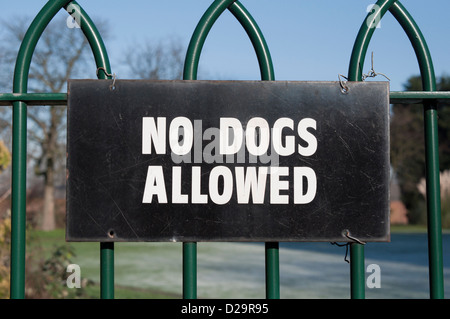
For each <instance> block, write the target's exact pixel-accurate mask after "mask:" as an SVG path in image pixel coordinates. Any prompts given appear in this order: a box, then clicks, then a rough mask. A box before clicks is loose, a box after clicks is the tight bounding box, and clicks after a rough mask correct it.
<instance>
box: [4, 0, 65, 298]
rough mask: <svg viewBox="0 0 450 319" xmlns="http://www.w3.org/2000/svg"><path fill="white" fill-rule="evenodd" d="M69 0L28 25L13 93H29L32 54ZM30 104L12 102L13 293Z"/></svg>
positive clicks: (19, 272)
mask: <svg viewBox="0 0 450 319" xmlns="http://www.w3.org/2000/svg"><path fill="white" fill-rule="evenodd" d="M67 2H68V1H67V0H59V1H49V2H47V4H46V5H45V6H44V7H43V8H42V9H41V11H39V13H38V14H37V15H36V17H35V18H34V20H33V21H32V23H31V25H30V27H29V28H28V30H27V32H26V33H25V36H24V38H23V40H22V43H21V45H20V48H19V52H18V54H17V59H16V65H15V69H14V80H13V93H27V90H28V73H29V71H30V64H31V58H32V56H33V52H34V50H35V48H36V45H37V42H38V40H39V38H40V36H41V34H42V32H43V31H44V29H45V27H46V26H47V25H48V23H49V22H50V21H51V19H52V18H53V17H54V16H55V14H56V13H57V12H58V11H59V9H60V8H61V7H62V6H63V5H64V4H66V3H67ZM26 144H27V105H26V103H24V102H14V103H13V154H12V157H13V159H12V196H11V197H12V201H11V282H10V296H11V298H13V299H22V298H24V297H25V241H26V234H25V233H26V231H25V227H26V224H25V221H26V160H27V147H26Z"/></svg>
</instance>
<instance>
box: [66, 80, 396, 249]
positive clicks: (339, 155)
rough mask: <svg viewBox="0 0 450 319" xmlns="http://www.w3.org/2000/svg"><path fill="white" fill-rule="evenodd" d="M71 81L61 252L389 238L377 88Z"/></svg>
mask: <svg viewBox="0 0 450 319" xmlns="http://www.w3.org/2000/svg"><path fill="white" fill-rule="evenodd" d="M348 86H349V91H348V92H347V93H346V94H344V93H342V92H341V87H340V85H339V83H338V82H284V81H273V82H272V81H147V80H144V81H141V80H139V81H134V80H118V81H116V83H115V87H114V89H112V88H111V80H71V81H69V87H68V146H67V147H68V159H67V171H68V173H67V176H68V177H67V178H68V179H67V232H66V239H67V240H68V241H103V242H106V241H344V242H345V241H351V240H352V239H351V238H358V239H359V240H362V241H388V240H389V138H388V136H389V131H388V128H389V87H388V84H387V83H386V82H366V83H363V82H349V83H348Z"/></svg>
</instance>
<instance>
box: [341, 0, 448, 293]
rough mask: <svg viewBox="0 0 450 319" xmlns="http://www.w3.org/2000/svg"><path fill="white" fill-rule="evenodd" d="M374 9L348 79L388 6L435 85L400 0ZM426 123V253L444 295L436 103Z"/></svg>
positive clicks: (434, 283)
mask: <svg viewBox="0 0 450 319" xmlns="http://www.w3.org/2000/svg"><path fill="white" fill-rule="evenodd" d="M376 5H377V6H375V8H376V13H374V14H373V15H370V14H369V15H368V16H367V18H366V20H365V21H364V23H363V25H362V26H361V28H360V31H359V33H358V36H357V39H356V41H355V46H354V48H353V51H352V59H351V63H350V68H349V80H352V81H360V80H361V74H362V67H363V65H364V57H365V54H366V51H367V47H368V44H369V41H370V38H371V37H372V34H373V32H374V27H375V26H376V25H375V24H374V21H379V20H380V19H381V17H382V16H383V15H384V13H385V12H386V10H387V9H389V11H390V12H391V13H392V15H393V16H394V17H395V18H396V20H397V21H398V22H399V23H400V25H401V26H402V28H403V30H404V31H405V33H406V35H407V36H408V38H409V40H410V42H411V44H412V46H413V48H414V51H415V54H416V57H417V61H418V63H419V68H420V74H421V77H422V85H423V89H424V90H425V91H434V90H435V89H436V83H435V81H436V79H435V75H434V68H433V63H432V60H431V55H430V52H429V50H428V46H427V44H426V41H425V39H424V37H423V35H422V33H421V31H420V29H419V28H418V27H417V24H416V23H415V21H414V19H413V18H412V17H411V15H410V14H409V13H408V11H407V10H406V9H405V8H404V7H403V5H402V4H401V3H400V2H399V1H395V0H379V1H378V2H377V3H376ZM424 127H425V152H426V153H425V159H426V180H427V221H428V246H429V248H428V254H429V272H430V297H431V298H443V297H444V288H443V286H444V283H443V282H444V280H443V263H442V235H441V232H442V229H441V206H440V185H439V152H438V145H439V144H438V135H437V107H436V103H433V102H427V103H425V105H424Z"/></svg>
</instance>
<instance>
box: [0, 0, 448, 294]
mask: <svg viewBox="0 0 450 319" xmlns="http://www.w3.org/2000/svg"><path fill="white" fill-rule="evenodd" d="M62 8H64V9H66V11H68V12H69V14H72V13H73V10H74V9H75V10H79V12H76V14H77V15H78V16H79V17H80V22H81V23H80V26H81V29H82V31H83V33H84V35H85V36H86V38H87V39H88V42H89V44H90V47H91V50H92V53H93V55H94V59H95V62H96V66H97V70H103V71H104V72H97V73H98V78H99V79H108V78H111V76H110V72H111V70H110V69H111V67H110V64H109V59H108V55H107V52H106V49H105V46H104V44H103V40H102V38H101V36H100V34H99V32H98V30H97V28H96V27H95V25H94V23H93V22H92V20H91V19H90V18H89V16H88V15H87V14H86V12H84V10H83V9H82V8H81V7H80V6H79V4H78V3H76V2H75V1H70V0H50V1H48V2H47V4H46V5H45V6H44V7H43V8H42V9H41V11H40V12H39V13H38V14H37V15H36V17H35V18H34V20H33V22H32V23H31V25H30V27H29V29H28V31H27V33H26V34H25V37H24V39H23V41H22V44H21V46H20V49H19V53H18V56H17V60H16V66H15V70H14V82H13V93H0V105H12V107H13V120H12V122H13V123H12V124H13V149H12V155H13V159H12V202H11V206H12V207H11V208H12V209H11V223H12V229H11V233H12V234H11V288H10V291H11V298H13V299H22V298H24V297H25V241H26V236H25V230H26V227H25V226H26V225H25V220H26V213H25V208H26V157H27V148H26V145H27V108H28V106H33V105H55V104H60V105H61V104H65V103H66V102H67V95H66V94H63V93H28V92H27V85H28V74H29V71H30V64H31V59H32V56H33V52H34V50H35V47H36V44H37V42H38V40H39V38H40V37H41V35H42V33H43V32H44V29H45V27H46V26H47V25H48V24H49V22H50V21H51V20H52V19H53V17H54V16H55V15H56V13H57V12H59V10H61V9H62ZM374 8H375V10H373V12H370V13H369V14H368V15H367V16H366V18H365V19H364V22H363V23H362V25H361V28H360V30H359V33H358V35H357V37H356V40H355V43H354V47H353V51H352V54H351V58H350V63H349V70H348V80H349V81H361V80H362V67H363V65H364V59H365V56H366V51H367V48H368V45H369V42H370V39H371V37H372V35H373V33H374V31H375V27H376V23H378V22H379V21H380V20H381V18H382V17H383V16H384V14H385V13H386V12H387V11H390V13H391V14H392V15H393V16H394V17H395V19H396V20H397V21H398V22H399V24H400V25H401V27H402V28H403V30H404V31H405V33H406V34H407V36H408V38H409V39H410V41H411V44H412V46H413V48H414V51H415V53H416V56H417V60H418V64H419V67H420V72H421V77H422V84H423V88H424V91H423V92H390V101H391V103H411V102H413V103H423V104H424V127H425V141H426V142H425V147H426V154H425V157H426V167H427V170H426V181H427V209H428V210H427V216H428V242H429V273H430V279H429V282H430V298H436V299H440V298H443V297H444V289H443V286H444V279H443V262H442V235H441V232H442V231H441V220H440V218H441V212H440V191H439V187H440V186H439V160H438V159H439V156H438V138H437V124H436V123H437V103H438V102H439V103H446V104H448V101H450V92H437V91H436V84H435V81H436V80H435V75H434V69H433V64H432V60H431V56H430V52H429V50H428V47H427V44H426V41H425V39H424V37H423V35H422V33H421V32H420V29H419V28H418V26H417V24H416V23H415V22H414V19H413V18H412V17H411V15H410V14H409V13H408V11H407V10H406V9H405V8H404V7H403V5H402V4H401V3H400V2H399V1H396V0H379V1H377V3H376V6H374ZM225 10H229V11H230V12H231V13H232V14H233V16H234V17H235V18H236V19H237V20H238V21H239V23H240V24H241V25H242V27H243V28H244V30H245V31H246V33H247V35H248V37H249V39H250V41H251V42H252V44H253V47H254V50H255V53H256V56H257V58H258V63H259V68H260V73H261V80H264V81H274V80H275V76H274V70H273V65H272V60H271V56H270V52H269V49H268V46H267V44H266V42H265V40H264V37H263V35H262V32H261V30H260V29H259V27H258V25H257V24H256V22H255V20H254V19H253V18H252V16H251V15H250V13H249V12H248V11H247V10H246V9H245V7H244V6H243V5H242V4H241V3H240V2H239V1H236V0H215V1H213V2H212V4H211V5H210V7H209V8H208V9H207V10H206V11H205V13H204V15H203V16H202V18H201V19H200V21H199V23H198V25H197V27H196V29H195V31H194V33H193V35H192V38H191V41H190V43H189V47H188V50H187V55H186V60H185V65H184V75H183V79H185V80H195V79H196V78H197V69H198V63H199V59H200V54H201V51H202V47H203V44H204V42H205V39H206V37H207V35H208V33H209V31H210V30H211V28H212V26H213V25H214V23H215V22H216V20H217V19H218V18H219V17H220V15H221V14H222V13H223V12H224V11H225ZM278 247H279V245H278V243H266V244H265V258H266V297H267V298H268V299H278V298H280V281H279V276H280V274H279V249H278ZM364 249H365V247H364V246H363V245H361V244H359V243H351V246H350V255H351V259H350V274H351V276H350V278H351V281H350V289H351V297H352V298H355V299H356V298H364V297H365V272H364V271H365V269H364V261H365V258H364ZM100 273H101V275H100V277H101V278H100V280H101V298H103V299H111V298H114V244H113V243H100ZM183 297H184V298H186V299H194V298H197V243H195V242H186V243H183Z"/></svg>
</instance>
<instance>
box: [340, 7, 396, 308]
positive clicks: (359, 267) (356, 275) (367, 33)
mask: <svg viewBox="0 0 450 319" xmlns="http://www.w3.org/2000/svg"><path fill="white" fill-rule="evenodd" d="M394 2H395V0H379V1H378V2H377V3H376V5H375V6H374V7H373V8H375V12H374V13H373V14H372V13H369V14H368V15H367V17H366V19H365V20H364V22H363V23H362V25H361V28H360V29H359V32H358V35H357V37H356V40H355V44H354V46H353V50H352V55H351V58H350V64H349V71H348V79H349V81H361V80H362V68H363V66H364V59H365V56H366V52H367V47H368V46H369V42H370V39H371V37H372V35H373V33H374V31H375V28H376V26H377V22H378V21H380V20H381V18H382V17H383V16H384V14H385V13H386V11H387V10H388V9H389V7H390V6H391V5H392V3H394ZM350 295H351V298H354V299H363V298H365V272H364V246H363V245H361V244H358V243H352V244H350Z"/></svg>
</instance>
